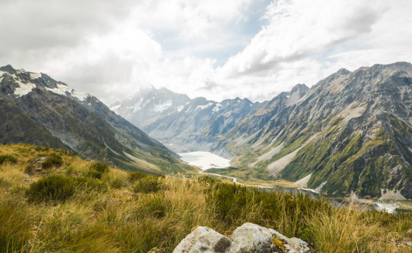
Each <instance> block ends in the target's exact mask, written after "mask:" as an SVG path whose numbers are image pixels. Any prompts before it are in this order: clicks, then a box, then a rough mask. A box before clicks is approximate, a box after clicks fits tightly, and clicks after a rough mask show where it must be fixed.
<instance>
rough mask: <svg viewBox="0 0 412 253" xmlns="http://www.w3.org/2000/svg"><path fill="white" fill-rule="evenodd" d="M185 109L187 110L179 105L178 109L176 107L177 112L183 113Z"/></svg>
mask: <svg viewBox="0 0 412 253" xmlns="http://www.w3.org/2000/svg"><path fill="white" fill-rule="evenodd" d="M183 108H185V106H184V105H179V106H178V107H176V111H178V112H181V111H182V110H183Z"/></svg>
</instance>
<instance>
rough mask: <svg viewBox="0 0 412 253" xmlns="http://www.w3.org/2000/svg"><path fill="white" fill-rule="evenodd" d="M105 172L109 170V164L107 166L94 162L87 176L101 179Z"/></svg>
mask: <svg viewBox="0 0 412 253" xmlns="http://www.w3.org/2000/svg"><path fill="white" fill-rule="evenodd" d="M107 172H109V166H107V164H105V163H101V162H95V163H93V164H92V165H91V166H90V168H89V172H88V176H89V177H92V178H97V179H102V176H103V174H105V173H107Z"/></svg>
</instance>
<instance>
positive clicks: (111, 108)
mask: <svg viewBox="0 0 412 253" xmlns="http://www.w3.org/2000/svg"><path fill="white" fill-rule="evenodd" d="M120 106H122V105H121V104H118V105H114V106H112V107H110V110H111V111H114V112H116V111H117V109H119V108H120Z"/></svg>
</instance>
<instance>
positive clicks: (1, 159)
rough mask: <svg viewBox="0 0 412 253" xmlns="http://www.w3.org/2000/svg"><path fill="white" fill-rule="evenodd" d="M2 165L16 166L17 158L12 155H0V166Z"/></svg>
mask: <svg viewBox="0 0 412 253" xmlns="http://www.w3.org/2000/svg"><path fill="white" fill-rule="evenodd" d="M3 163H10V164H16V163H17V158H16V157H14V156H12V155H0V165H1V164H3Z"/></svg>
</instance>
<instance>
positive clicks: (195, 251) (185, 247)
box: [173, 227, 231, 253]
mask: <svg viewBox="0 0 412 253" xmlns="http://www.w3.org/2000/svg"><path fill="white" fill-rule="evenodd" d="M230 245H231V241H230V240H229V238H227V237H225V236H224V235H221V234H219V233H218V232H216V231H214V230H213V229H211V228H208V227H198V228H196V229H195V230H194V231H193V232H192V233H190V234H189V235H188V236H186V237H185V239H183V240H182V241H181V242H180V243H179V245H177V247H176V248H175V249H174V250H173V253H200V252H202V253H203V252H204V253H212V252H213V253H225V252H227V249H228V248H229V247H230Z"/></svg>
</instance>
